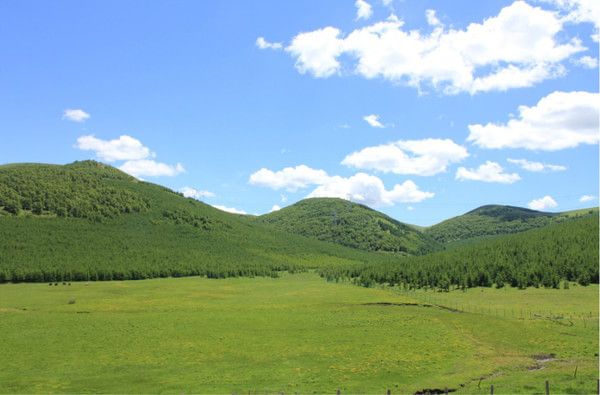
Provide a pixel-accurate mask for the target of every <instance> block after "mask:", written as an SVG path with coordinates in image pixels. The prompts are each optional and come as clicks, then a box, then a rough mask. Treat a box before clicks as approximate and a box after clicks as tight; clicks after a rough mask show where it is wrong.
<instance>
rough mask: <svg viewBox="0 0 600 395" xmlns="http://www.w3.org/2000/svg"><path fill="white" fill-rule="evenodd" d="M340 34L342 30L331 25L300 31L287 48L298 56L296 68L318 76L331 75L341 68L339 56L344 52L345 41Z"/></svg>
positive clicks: (302, 72) (295, 56)
mask: <svg viewBox="0 0 600 395" xmlns="http://www.w3.org/2000/svg"><path fill="white" fill-rule="evenodd" d="M339 35H340V30H339V29H337V28H335V27H331V26H328V27H325V28H323V29H318V30H314V31H312V32H306V33H300V34H298V35H297V36H296V37H294V39H293V40H292V43H291V44H290V45H289V46H287V47H286V48H285V50H286V51H287V52H289V53H290V54H291V55H292V56H293V57H294V58H296V69H297V70H298V71H299V72H300V73H301V74H304V73H307V72H308V73H311V74H312V75H313V76H315V77H317V78H326V77H330V76H332V75H333V74H335V73H337V72H338V70H339V68H340V62H338V60H337V57H338V56H339V55H340V54H341V53H342V52H343V48H342V44H343V41H342V40H340V39H339V38H338V36H339Z"/></svg>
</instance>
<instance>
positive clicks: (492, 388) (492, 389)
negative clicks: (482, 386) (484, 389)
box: [490, 384, 494, 395]
mask: <svg viewBox="0 0 600 395" xmlns="http://www.w3.org/2000/svg"><path fill="white" fill-rule="evenodd" d="M490 394H491V395H494V384H492V386H491V387H490Z"/></svg>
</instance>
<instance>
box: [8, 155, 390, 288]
mask: <svg viewBox="0 0 600 395" xmlns="http://www.w3.org/2000/svg"><path fill="white" fill-rule="evenodd" d="M0 180H1V182H2V183H1V184H0V185H1V186H2V187H3V188H4V189H3V191H4V192H3V194H2V199H3V200H2V201H3V204H4V210H2V209H0V212H4V215H0V281H61V280H88V279H91V280H96V279H98V280H111V279H142V278H151V277H166V276H189V275H206V276H209V277H225V276H242V275H246V276H252V275H276V273H277V272H278V271H280V270H291V271H295V270H303V269H305V268H314V267H318V266H320V265H322V264H323V263H324V262H325V261H327V262H345V263H348V262H364V261H367V260H375V261H379V260H382V261H385V260H389V259H391V258H390V257H387V256H384V255H380V254H368V253H366V252H362V251H357V250H353V249H349V248H344V247H342V246H338V245H334V244H330V243H323V242H319V241H317V240H311V239H308V238H304V237H301V236H295V235H289V234H285V233H282V232H278V231H275V230H273V229H271V228H267V227H265V226H264V225H261V224H258V223H255V222H254V221H252V220H251V219H250V218H248V217H246V216H240V215H235V214H230V213H225V212H223V211H220V210H217V209H215V208H213V207H211V206H209V205H206V204H204V203H201V202H198V201H196V200H193V199H187V198H184V197H183V196H181V195H180V194H177V193H174V192H172V191H170V190H168V189H166V188H163V187H161V186H158V185H155V184H150V183H146V182H140V181H138V180H137V179H135V178H132V177H129V176H127V175H125V174H124V173H122V172H120V171H118V170H116V169H114V168H112V167H110V166H105V165H102V164H99V163H97V162H91V161H86V162H80V163H75V164H72V165H67V166H53V165H11V166H2V167H0ZM20 180H25V181H23V182H21V181H20ZM6 190H10V191H12V193H7V192H6ZM6 196H13V198H14V196H17V197H16V198H14V199H13V202H14V203H13V204H14V205H15V206H17V208H18V209H17V210H12V209H9V210H6V207H7V206H6V204H7V202H8V198H7V197H6ZM107 196H112V197H110V198H107ZM115 200H118V202H117V203H115ZM15 201H16V203H15ZM138 203H139V209H135V208H134V207H137V206H136V204H138ZM34 207H39V208H40V210H39V211H38V210H37V209H34Z"/></svg>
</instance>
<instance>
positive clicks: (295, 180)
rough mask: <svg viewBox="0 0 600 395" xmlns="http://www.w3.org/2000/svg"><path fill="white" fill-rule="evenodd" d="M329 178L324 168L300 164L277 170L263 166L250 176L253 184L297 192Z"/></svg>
mask: <svg viewBox="0 0 600 395" xmlns="http://www.w3.org/2000/svg"><path fill="white" fill-rule="evenodd" d="M328 179H329V176H328V175H327V173H326V172H325V171H324V170H317V169H313V168H310V167H308V166H306V165H299V166H296V167H286V168H284V169H283V170H279V171H276V172H274V171H272V170H269V169H266V168H262V169H260V170H258V171H257V172H255V173H253V174H252V175H251V176H250V181H249V182H250V184H252V185H257V186H262V187H268V188H271V189H285V190H287V191H289V192H295V191H297V190H298V189H304V188H306V187H307V186H309V185H319V184H323V183H324V182H326V181H327V180H328Z"/></svg>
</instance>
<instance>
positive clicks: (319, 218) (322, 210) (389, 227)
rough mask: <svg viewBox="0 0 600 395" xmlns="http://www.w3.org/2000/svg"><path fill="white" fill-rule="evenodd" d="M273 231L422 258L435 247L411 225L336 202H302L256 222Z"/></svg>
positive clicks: (365, 208) (313, 200)
mask: <svg viewBox="0 0 600 395" xmlns="http://www.w3.org/2000/svg"><path fill="white" fill-rule="evenodd" d="M257 222H260V223H264V224H268V225H270V226H272V227H273V228H275V229H278V230H281V231H285V232H289V233H293V234H299V235H302V236H308V237H313V238H316V239H319V240H323V241H329V242H332V243H336V244H341V245H345V246H348V247H352V248H357V249H361V250H366V251H386V252H403V253H408V254H424V253H427V252H431V251H435V250H437V249H439V246H438V245H437V243H436V242H435V241H434V240H433V239H431V238H430V237H428V236H427V235H425V234H423V233H422V232H419V231H418V230H416V229H415V228H414V227H412V226H410V225H406V224H403V223H402V222H399V221H396V220H395V219H392V218H390V217H388V216H387V215H385V214H383V213H380V212H378V211H375V210H373V209H371V208H369V207H366V206H363V205H361V204H357V203H352V202H349V201H346V200H342V199H337V198H312V199H304V200H302V201H300V202H298V203H296V204H293V205H291V206H288V207H285V208H283V209H281V210H278V211H275V212H273V213H269V214H265V215H262V216H260V217H259V218H257Z"/></svg>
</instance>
